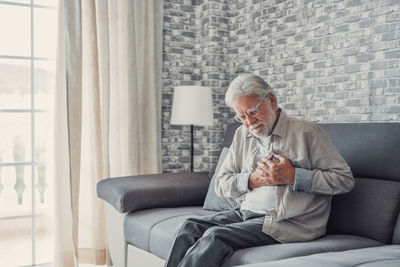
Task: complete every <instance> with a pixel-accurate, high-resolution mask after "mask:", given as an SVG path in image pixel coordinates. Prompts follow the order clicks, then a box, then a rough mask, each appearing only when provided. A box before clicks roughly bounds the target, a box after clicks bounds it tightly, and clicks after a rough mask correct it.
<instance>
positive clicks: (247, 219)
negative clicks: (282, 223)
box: [165, 209, 278, 267]
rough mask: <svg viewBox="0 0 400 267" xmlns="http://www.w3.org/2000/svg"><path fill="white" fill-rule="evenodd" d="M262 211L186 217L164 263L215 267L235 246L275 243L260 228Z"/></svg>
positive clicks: (167, 266) (234, 210)
mask: <svg viewBox="0 0 400 267" xmlns="http://www.w3.org/2000/svg"><path fill="white" fill-rule="evenodd" d="M263 223H264V215H263V214H258V213H254V212H251V211H242V210H240V209H233V210H228V211H224V212H220V213H218V214H215V215H211V216H207V217H202V218H189V219H187V220H186V221H185V222H184V223H183V225H182V227H181V228H180V230H179V231H178V232H177V233H176V235H175V240H174V243H173V245H172V248H171V250H170V252H169V255H168V257H167V259H166V263H165V267H176V266H179V267H214V266H215V267H217V266H220V265H221V264H222V262H223V261H224V260H225V259H226V258H228V257H229V256H231V255H232V254H233V252H234V251H235V250H237V249H243V248H248V247H253V246H261V245H269V244H276V243H278V242H277V241H275V240H274V239H273V238H272V237H270V236H268V235H267V234H265V233H263V232H262V231H261V229H262V225H263Z"/></svg>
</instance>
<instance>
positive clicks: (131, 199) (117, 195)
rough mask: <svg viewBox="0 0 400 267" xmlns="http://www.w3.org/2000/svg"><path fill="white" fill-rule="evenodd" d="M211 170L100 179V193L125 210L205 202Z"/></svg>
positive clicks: (114, 205)
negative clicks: (209, 171) (208, 173)
mask: <svg viewBox="0 0 400 267" xmlns="http://www.w3.org/2000/svg"><path fill="white" fill-rule="evenodd" d="M209 183H210V180H209V178H208V175H207V172H190V173H189V172H185V173H164V174H150V175H136V176H127V177H119V178H108V179H105V180H102V181H100V182H98V183H97V196H98V197H100V198H102V199H104V200H105V201H107V202H108V203H110V204H111V205H112V206H113V207H114V208H115V209H116V210H118V211H119V212H121V213H124V212H131V211H136V210H142V209H151V208H161V207H179V206H190V205H196V206H198V205H203V202H204V199H205V197H206V194H207V189H208V184H209Z"/></svg>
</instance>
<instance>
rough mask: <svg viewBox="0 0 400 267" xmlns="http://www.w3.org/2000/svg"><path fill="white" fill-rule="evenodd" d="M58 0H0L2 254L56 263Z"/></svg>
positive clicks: (7, 258)
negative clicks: (54, 148)
mask: <svg viewBox="0 0 400 267" xmlns="http://www.w3.org/2000/svg"><path fill="white" fill-rule="evenodd" d="M57 3H58V1H57V0H8V1H0V38H1V39H0V40H1V41H0V259H1V265H2V266H3V265H4V266H29V265H37V264H43V263H49V262H52V261H53V247H54V245H53V230H52V225H53V219H52V214H53V206H52V205H53V197H52V183H53V181H54V179H53V177H52V174H53V171H52V168H51V166H52V164H51V163H49V160H51V159H50V158H49V157H48V156H47V155H48V153H49V152H51V150H52V148H51V140H52V136H53V127H52V112H51V110H52V106H53V93H54V85H55V55H56V44H57V6H56V5H57Z"/></svg>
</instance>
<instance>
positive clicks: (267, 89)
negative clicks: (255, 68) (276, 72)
mask: <svg viewBox="0 0 400 267" xmlns="http://www.w3.org/2000/svg"><path fill="white" fill-rule="evenodd" d="M269 93H272V88H271V86H269V85H268V84H267V83H266V82H265V81H264V80H263V79H262V78H261V77H260V76H257V75H254V74H241V75H239V76H238V77H236V78H235V79H234V80H233V81H232V82H231V84H230V85H229V88H228V90H227V91H226V93H225V102H226V104H227V105H228V106H229V107H233V102H234V101H235V100H236V99H237V98H238V97H240V96H244V95H257V96H258V97H259V98H260V99H263V98H264V97H265V96H266V95H268V94H269Z"/></svg>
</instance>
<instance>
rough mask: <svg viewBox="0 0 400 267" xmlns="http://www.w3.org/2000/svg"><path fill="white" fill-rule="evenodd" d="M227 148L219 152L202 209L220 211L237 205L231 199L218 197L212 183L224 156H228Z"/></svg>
mask: <svg viewBox="0 0 400 267" xmlns="http://www.w3.org/2000/svg"><path fill="white" fill-rule="evenodd" d="M228 150H229V149H228V148H227V147H224V148H223V149H222V151H221V155H220V157H219V160H218V164H217V167H216V168H215V173H214V175H213V177H212V179H211V182H210V185H209V186H208V192H207V196H206V200H205V201H204V205H203V209H206V210H215V211H221V210H226V209H230V208H234V207H236V205H237V203H236V200H235V199H234V198H232V197H219V196H217V194H216V193H215V189H214V183H215V178H216V177H217V174H218V171H219V168H220V167H221V165H222V163H223V162H224V160H225V158H226V155H227V154H228Z"/></svg>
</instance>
